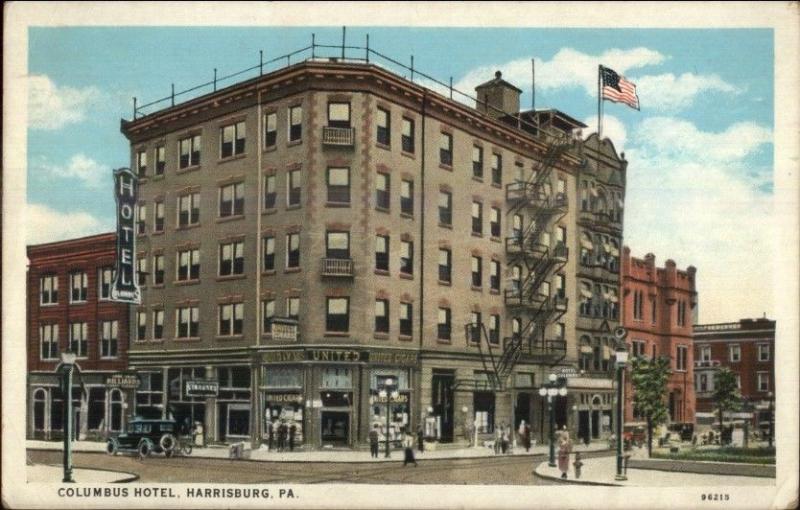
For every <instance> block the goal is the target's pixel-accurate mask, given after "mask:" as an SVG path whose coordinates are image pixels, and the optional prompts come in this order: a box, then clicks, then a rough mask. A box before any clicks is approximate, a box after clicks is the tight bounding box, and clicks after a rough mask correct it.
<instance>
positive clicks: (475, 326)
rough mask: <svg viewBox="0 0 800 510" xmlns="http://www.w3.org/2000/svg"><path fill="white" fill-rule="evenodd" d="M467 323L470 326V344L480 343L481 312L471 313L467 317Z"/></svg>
mask: <svg viewBox="0 0 800 510" xmlns="http://www.w3.org/2000/svg"><path fill="white" fill-rule="evenodd" d="M469 323H470V325H471V326H472V327H471V328H470V329H469V331H470V337H469V340H470V342H473V343H476V344H477V343H479V342H480V341H481V329H482V318H481V312H471V313H470V316H469Z"/></svg>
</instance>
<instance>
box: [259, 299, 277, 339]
mask: <svg viewBox="0 0 800 510" xmlns="http://www.w3.org/2000/svg"><path fill="white" fill-rule="evenodd" d="M274 317H275V300H274V299H265V300H263V301H261V332H262V333H272V319H273V318H274Z"/></svg>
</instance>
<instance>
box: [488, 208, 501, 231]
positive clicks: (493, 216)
mask: <svg viewBox="0 0 800 510" xmlns="http://www.w3.org/2000/svg"><path fill="white" fill-rule="evenodd" d="M489 233H490V234H491V236H492V237H500V208H499V207H492V209H491V211H490V213H489Z"/></svg>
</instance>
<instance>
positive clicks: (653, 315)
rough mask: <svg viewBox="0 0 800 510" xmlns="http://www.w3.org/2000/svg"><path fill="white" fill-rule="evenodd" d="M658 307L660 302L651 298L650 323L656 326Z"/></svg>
mask: <svg viewBox="0 0 800 510" xmlns="http://www.w3.org/2000/svg"><path fill="white" fill-rule="evenodd" d="M657 307H658V301H657V300H656V298H655V297H652V298H650V322H651V323H653V324H655V323H656V309H657Z"/></svg>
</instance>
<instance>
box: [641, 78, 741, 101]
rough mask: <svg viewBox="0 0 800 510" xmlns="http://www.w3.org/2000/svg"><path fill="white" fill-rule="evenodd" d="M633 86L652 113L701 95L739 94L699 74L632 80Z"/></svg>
mask: <svg viewBox="0 0 800 510" xmlns="http://www.w3.org/2000/svg"><path fill="white" fill-rule="evenodd" d="M631 81H633V82H635V83H636V92H637V94H638V95H639V100H640V103H641V104H642V107H644V108H653V109H655V110H677V109H682V108H686V107H689V106H691V105H692V103H693V102H694V100H695V98H696V97H697V96H698V95H700V94H713V93H717V92H724V93H728V94H738V93H740V92H741V91H740V90H739V89H738V88H736V87H734V86H733V85H731V84H730V83H728V82H726V81H724V80H723V79H722V78H720V77H719V76H717V75H716V74H711V75H698V74H693V73H683V74H681V75H680V76H675V75H674V74H672V73H667V74H658V75H647V76H642V77H639V78H631Z"/></svg>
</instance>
